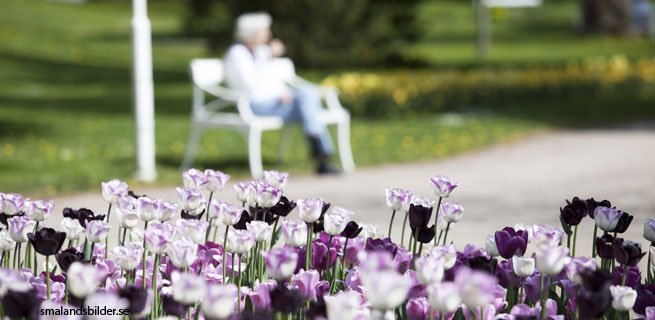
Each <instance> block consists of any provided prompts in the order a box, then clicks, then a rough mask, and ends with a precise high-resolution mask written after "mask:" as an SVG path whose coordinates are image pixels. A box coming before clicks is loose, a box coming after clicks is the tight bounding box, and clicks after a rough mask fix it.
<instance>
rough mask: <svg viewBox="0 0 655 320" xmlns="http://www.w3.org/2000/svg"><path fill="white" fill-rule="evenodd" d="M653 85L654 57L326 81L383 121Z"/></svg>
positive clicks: (352, 75) (352, 105) (358, 111)
mask: <svg viewBox="0 0 655 320" xmlns="http://www.w3.org/2000/svg"><path fill="white" fill-rule="evenodd" d="M653 83H655V59H648V58H643V59H640V60H638V61H636V62H631V61H629V60H628V59H627V58H626V57H625V56H622V55H616V56H614V57H612V58H611V59H605V58H589V59H585V60H583V61H581V62H577V61H574V62H570V63H568V64H567V65H566V66H564V67H527V68H520V69H516V68H501V69H472V70H455V71H431V70H398V71H395V72H366V73H364V72H347V73H342V74H339V75H333V76H329V77H327V78H326V79H325V80H324V81H323V84H325V85H330V86H335V87H337V88H338V89H339V90H340V92H341V94H342V95H341V98H342V100H343V102H344V105H346V107H348V108H349V109H350V111H351V112H352V114H353V115H356V116H379V117H388V116H397V115H405V114H425V113H434V112H437V111H441V110H444V109H448V110H452V109H456V108H459V107H467V106H471V105H480V104H483V105H486V104H490V103H491V104H493V103H496V104H507V103H510V102H516V101H538V100H539V97H553V96H563V97H567V96H570V95H571V94H573V93H575V92H586V93H587V94H591V95H601V96H602V94H604V92H605V91H607V89H617V88H631V87H634V86H639V85H643V84H653Z"/></svg>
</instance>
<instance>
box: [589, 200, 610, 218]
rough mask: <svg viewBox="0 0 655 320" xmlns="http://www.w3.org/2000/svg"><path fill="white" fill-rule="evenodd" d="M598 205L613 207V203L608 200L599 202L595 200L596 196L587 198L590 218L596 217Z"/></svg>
mask: <svg viewBox="0 0 655 320" xmlns="http://www.w3.org/2000/svg"><path fill="white" fill-rule="evenodd" d="M597 207H607V208H611V207H612V204H611V203H610V202H609V201H608V200H603V201H600V202H598V201H596V200H594V198H591V199H587V214H588V215H589V218H591V219H593V218H594V211H596V208H597Z"/></svg>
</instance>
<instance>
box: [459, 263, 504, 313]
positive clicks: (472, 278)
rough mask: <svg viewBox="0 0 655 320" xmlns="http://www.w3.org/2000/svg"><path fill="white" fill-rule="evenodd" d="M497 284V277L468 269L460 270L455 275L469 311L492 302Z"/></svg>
mask: <svg viewBox="0 0 655 320" xmlns="http://www.w3.org/2000/svg"><path fill="white" fill-rule="evenodd" d="M496 283H497V280H496V278H495V277H493V276H491V275H489V274H487V273H486V272H482V271H476V270H472V269H470V268H468V267H460V268H458V269H457V273H456V275H455V285H456V286H457V287H458V288H459V290H458V291H459V295H460V297H461V298H462V302H463V303H464V304H465V305H466V306H467V307H468V308H469V309H477V308H480V307H483V306H485V305H487V304H488V303H489V302H491V300H492V299H493V298H494V295H493V293H494V288H495V286H496Z"/></svg>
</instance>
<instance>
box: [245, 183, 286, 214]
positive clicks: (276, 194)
mask: <svg viewBox="0 0 655 320" xmlns="http://www.w3.org/2000/svg"><path fill="white" fill-rule="evenodd" d="M281 197H282V190H280V189H278V188H275V187H273V186H272V185H270V184H269V183H267V182H266V181H263V180H253V181H251V182H250V184H249V185H248V203H250V204H251V206H253V207H258V206H259V207H263V208H270V207H272V206H274V205H276V204H277V202H278V201H280V198H281Z"/></svg>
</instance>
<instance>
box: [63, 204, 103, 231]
mask: <svg viewBox="0 0 655 320" xmlns="http://www.w3.org/2000/svg"><path fill="white" fill-rule="evenodd" d="M63 215H64V217H65V218H71V219H76V220H77V221H79V222H80V225H81V226H82V227H85V228H86V223H87V222H89V221H93V220H105V216H104V215H96V214H95V213H93V211H91V210H89V209H87V208H80V209H79V210H73V209H71V208H64V211H63Z"/></svg>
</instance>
